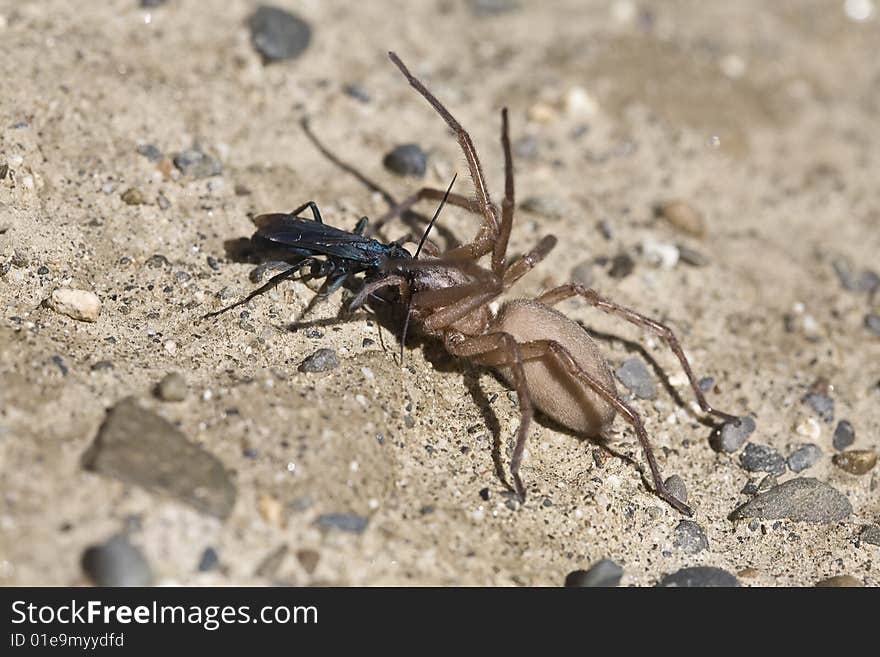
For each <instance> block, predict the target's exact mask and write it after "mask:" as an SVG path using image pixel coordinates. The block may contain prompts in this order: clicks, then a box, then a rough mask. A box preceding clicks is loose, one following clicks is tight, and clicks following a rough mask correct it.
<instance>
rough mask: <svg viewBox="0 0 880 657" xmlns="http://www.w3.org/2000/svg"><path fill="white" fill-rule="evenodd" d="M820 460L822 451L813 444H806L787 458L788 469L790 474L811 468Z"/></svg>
mask: <svg viewBox="0 0 880 657" xmlns="http://www.w3.org/2000/svg"><path fill="white" fill-rule="evenodd" d="M821 458H822V449H821V448H820V447H819V446H818V445H815V444H813V443H806V444H804V445H801V446H800V447H798V448H797V449H796V450H794V451H793V452H792V453H791V454H790V455H789V457H788V459H787V462H788V467H789V468H791V471H792V472H801V471H803V470H806V469H807V468H811V467H813V466H814V465H816V464H817V463H818V462H819V459H821Z"/></svg>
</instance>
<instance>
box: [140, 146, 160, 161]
mask: <svg viewBox="0 0 880 657" xmlns="http://www.w3.org/2000/svg"><path fill="white" fill-rule="evenodd" d="M137 152H138V155H143V156H144V157H145V158H147V159H148V160H149V161H150V162H158V161H159V160H161V159H162V151H160V150H159V149H158V148H157V147H156V146H154V145H153V144H140V145H139V146H138V147H137Z"/></svg>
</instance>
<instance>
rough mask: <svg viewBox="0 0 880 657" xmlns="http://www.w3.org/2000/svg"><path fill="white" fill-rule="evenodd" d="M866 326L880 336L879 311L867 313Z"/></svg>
mask: <svg viewBox="0 0 880 657" xmlns="http://www.w3.org/2000/svg"><path fill="white" fill-rule="evenodd" d="M865 328H866V329H868V330H869V331H870V332H871V333H873V334H874V335H877V336H880V315H878V314H877V313H868V314H867V315H865Z"/></svg>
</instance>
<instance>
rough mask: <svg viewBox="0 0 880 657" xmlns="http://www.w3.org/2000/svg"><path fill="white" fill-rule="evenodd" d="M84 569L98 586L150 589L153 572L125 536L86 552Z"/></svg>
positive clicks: (112, 539)
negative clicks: (148, 587)
mask: <svg viewBox="0 0 880 657" xmlns="http://www.w3.org/2000/svg"><path fill="white" fill-rule="evenodd" d="M82 567H83V570H85V572H86V574H87V575H88V576H89V577H90V578H91V580H92V581H93V582H94V583H95V585H96V586H150V585H151V584H152V583H153V572H152V570H151V568H150V564H149V563H147V560H146V558H145V557H144V555H143V554H142V553H141V551H140V550H138V549H137V548H136V547H135V546H134V545H132V544H131V543H129V542H128V539H127V538H125V537H124V536H114V537H113V538H111V539H110V540H108V541H107V542H106V543H103V544H101V545H93V546H92V547H90V548H88V549H87V550H86V551H85V552H84V553H83V558H82Z"/></svg>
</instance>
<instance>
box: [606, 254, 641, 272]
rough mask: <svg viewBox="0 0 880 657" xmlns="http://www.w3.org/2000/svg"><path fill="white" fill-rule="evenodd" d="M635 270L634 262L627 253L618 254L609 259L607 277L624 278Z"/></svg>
mask: <svg viewBox="0 0 880 657" xmlns="http://www.w3.org/2000/svg"><path fill="white" fill-rule="evenodd" d="M635 268H636V261H635V260H633V259H632V256H631V255H629V254H628V253H618V254H617V255H616V256H614V257H613V258H612V259H611V268H610V269H609V270H608V275H609V276H610V277H611V278H626V277H627V276H629V275H630V274H632V273H633V270H634V269H635Z"/></svg>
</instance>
